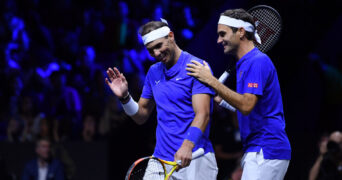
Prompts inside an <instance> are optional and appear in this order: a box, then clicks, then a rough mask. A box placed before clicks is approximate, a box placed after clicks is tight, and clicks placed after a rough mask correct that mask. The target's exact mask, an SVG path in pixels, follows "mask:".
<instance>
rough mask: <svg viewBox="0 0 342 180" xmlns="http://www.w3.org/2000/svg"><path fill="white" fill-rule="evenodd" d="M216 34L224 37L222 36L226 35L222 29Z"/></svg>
mask: <svg viewBox="0 0 342 180" xmlns="http://www.w3.org/2000/svg"><path fill="white" fill-rule="evenodd" d="M218 35H219V36H220V37H224V36H225V35H226V33H225V32H222V31H220V32H219V33H218Z"/></svg>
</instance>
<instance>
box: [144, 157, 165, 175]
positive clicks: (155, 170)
mask: <svg viewBox="0 0 342 180" xmlns="http://www.w3.org/2000/svg"><path fill="white" fill-rule="evenodd" d="M164 172H165V171H164V167H163V164H162V162H160V161H158V160H157V159H150V160H149V162H148V165H147V167H146V171H145V174H144V176H143V179H144V180H164V178H165V173H164Z"/></svg>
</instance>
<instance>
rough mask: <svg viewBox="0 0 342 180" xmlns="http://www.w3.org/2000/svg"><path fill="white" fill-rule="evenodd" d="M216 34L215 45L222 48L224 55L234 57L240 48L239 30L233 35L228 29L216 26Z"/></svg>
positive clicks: (224, 26)
mask: <svg viewBox="0 0 342 180" xmlns="http://www.w3.org/2000/svg"><path fill="white" fill-rule="evenodd" d="M217 34H218V38H217V43H218V44H221V45H222V46H223V49H224V50H223V51H224V53H225V54H233V55H236V52H237V50H238V49H239V47H240V34H239V30H238V31H237V32H235V33H234V32H233V30H232V29H231V28H230V27H228V26H226V25H222V24H219V25H218V26H217Z"/></svg>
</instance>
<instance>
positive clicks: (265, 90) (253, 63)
mask: <svg viewBox="0 0 342 180" xmlns="http://www.w3.org/2000/svg"><path fill="white" fill-rule="evenodd" d="M255 29H256V28H255V23H254V20H253V17H252V16H251V15H250V14H248V13H247V12H246V11H245V10H243V9H234V10H227V11H225V12H224V13H222V14H221V17H220V19H219V22H218V26H217V32H218V40H217V43H219V44H221V45H222V46H223V48H224V53H225V54H232V55H233V56H235V57H236V59H237V63H236V78H237V84H236V92H235V91H233V90H231V89H230V88H228V87H226V86H224V85H223V84H221V83H220V82H219V81H218V80H217V79H216V78H215V77H214V76H213V75H212V74H211V72H210V70H209V67H208V65H207V63H206V62H204V65H202V64H200V63H198V62H195V61H192V64H191V63H190V64H188V68H187V70H188V71H189V73H188V74H189V75H191V76H194V77H196V78H198V79H199V80H200V81H202V82H204V83H206V84H208V85H209V86H211V87H212V88H213V89H214V90H216V92H217V93H218V95H219V96H220V97H222V98H223V99H224V100H226V101H227V102H228V103H229V104H231V105H233V106H234V107H236V108H237V110H238V112H237V115H238V121H239V126H240V131H241V132H240V134H241V140H242V143H243V150H244V151H245V154H244V157H243V159H242V161H241V165H242V168H243V174H242V180H253V179H263V180H280V179H283V178H284V176H285V173H286V171H287V168H288V165H289V160H290V158H291V147H290V143H289V140H288V138H287V135H286V132H285V119H284V111H283V103H282V97H281V92H280V86H279V81H278V76H277V71H276V69H275V67H274V65H273V63H272V61H271V60H270V58H269V57H268V56H267V55H266V54H264V53H262V52H261V51H259V50H258V48H256V47H255V46H254V43H253V41H254V40H255V41H257V42H258V43H262V42H261V40H260V38H259V36H258V34H257V32H256V30H255Z"/></svg>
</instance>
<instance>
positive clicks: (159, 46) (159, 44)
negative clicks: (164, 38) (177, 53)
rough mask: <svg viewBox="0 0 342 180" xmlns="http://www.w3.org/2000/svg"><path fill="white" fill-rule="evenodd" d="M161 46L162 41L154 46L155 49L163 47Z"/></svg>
mask: <svg viewBox="0 0 342 180" xmlns="http://www.w3.org/2000/svg"><path fill="white" fill-rule="evenodd" d="M161 47H162V43H158V44H157V45H155V46H154V48H153V49H159V48H161Z"/></svg>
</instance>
